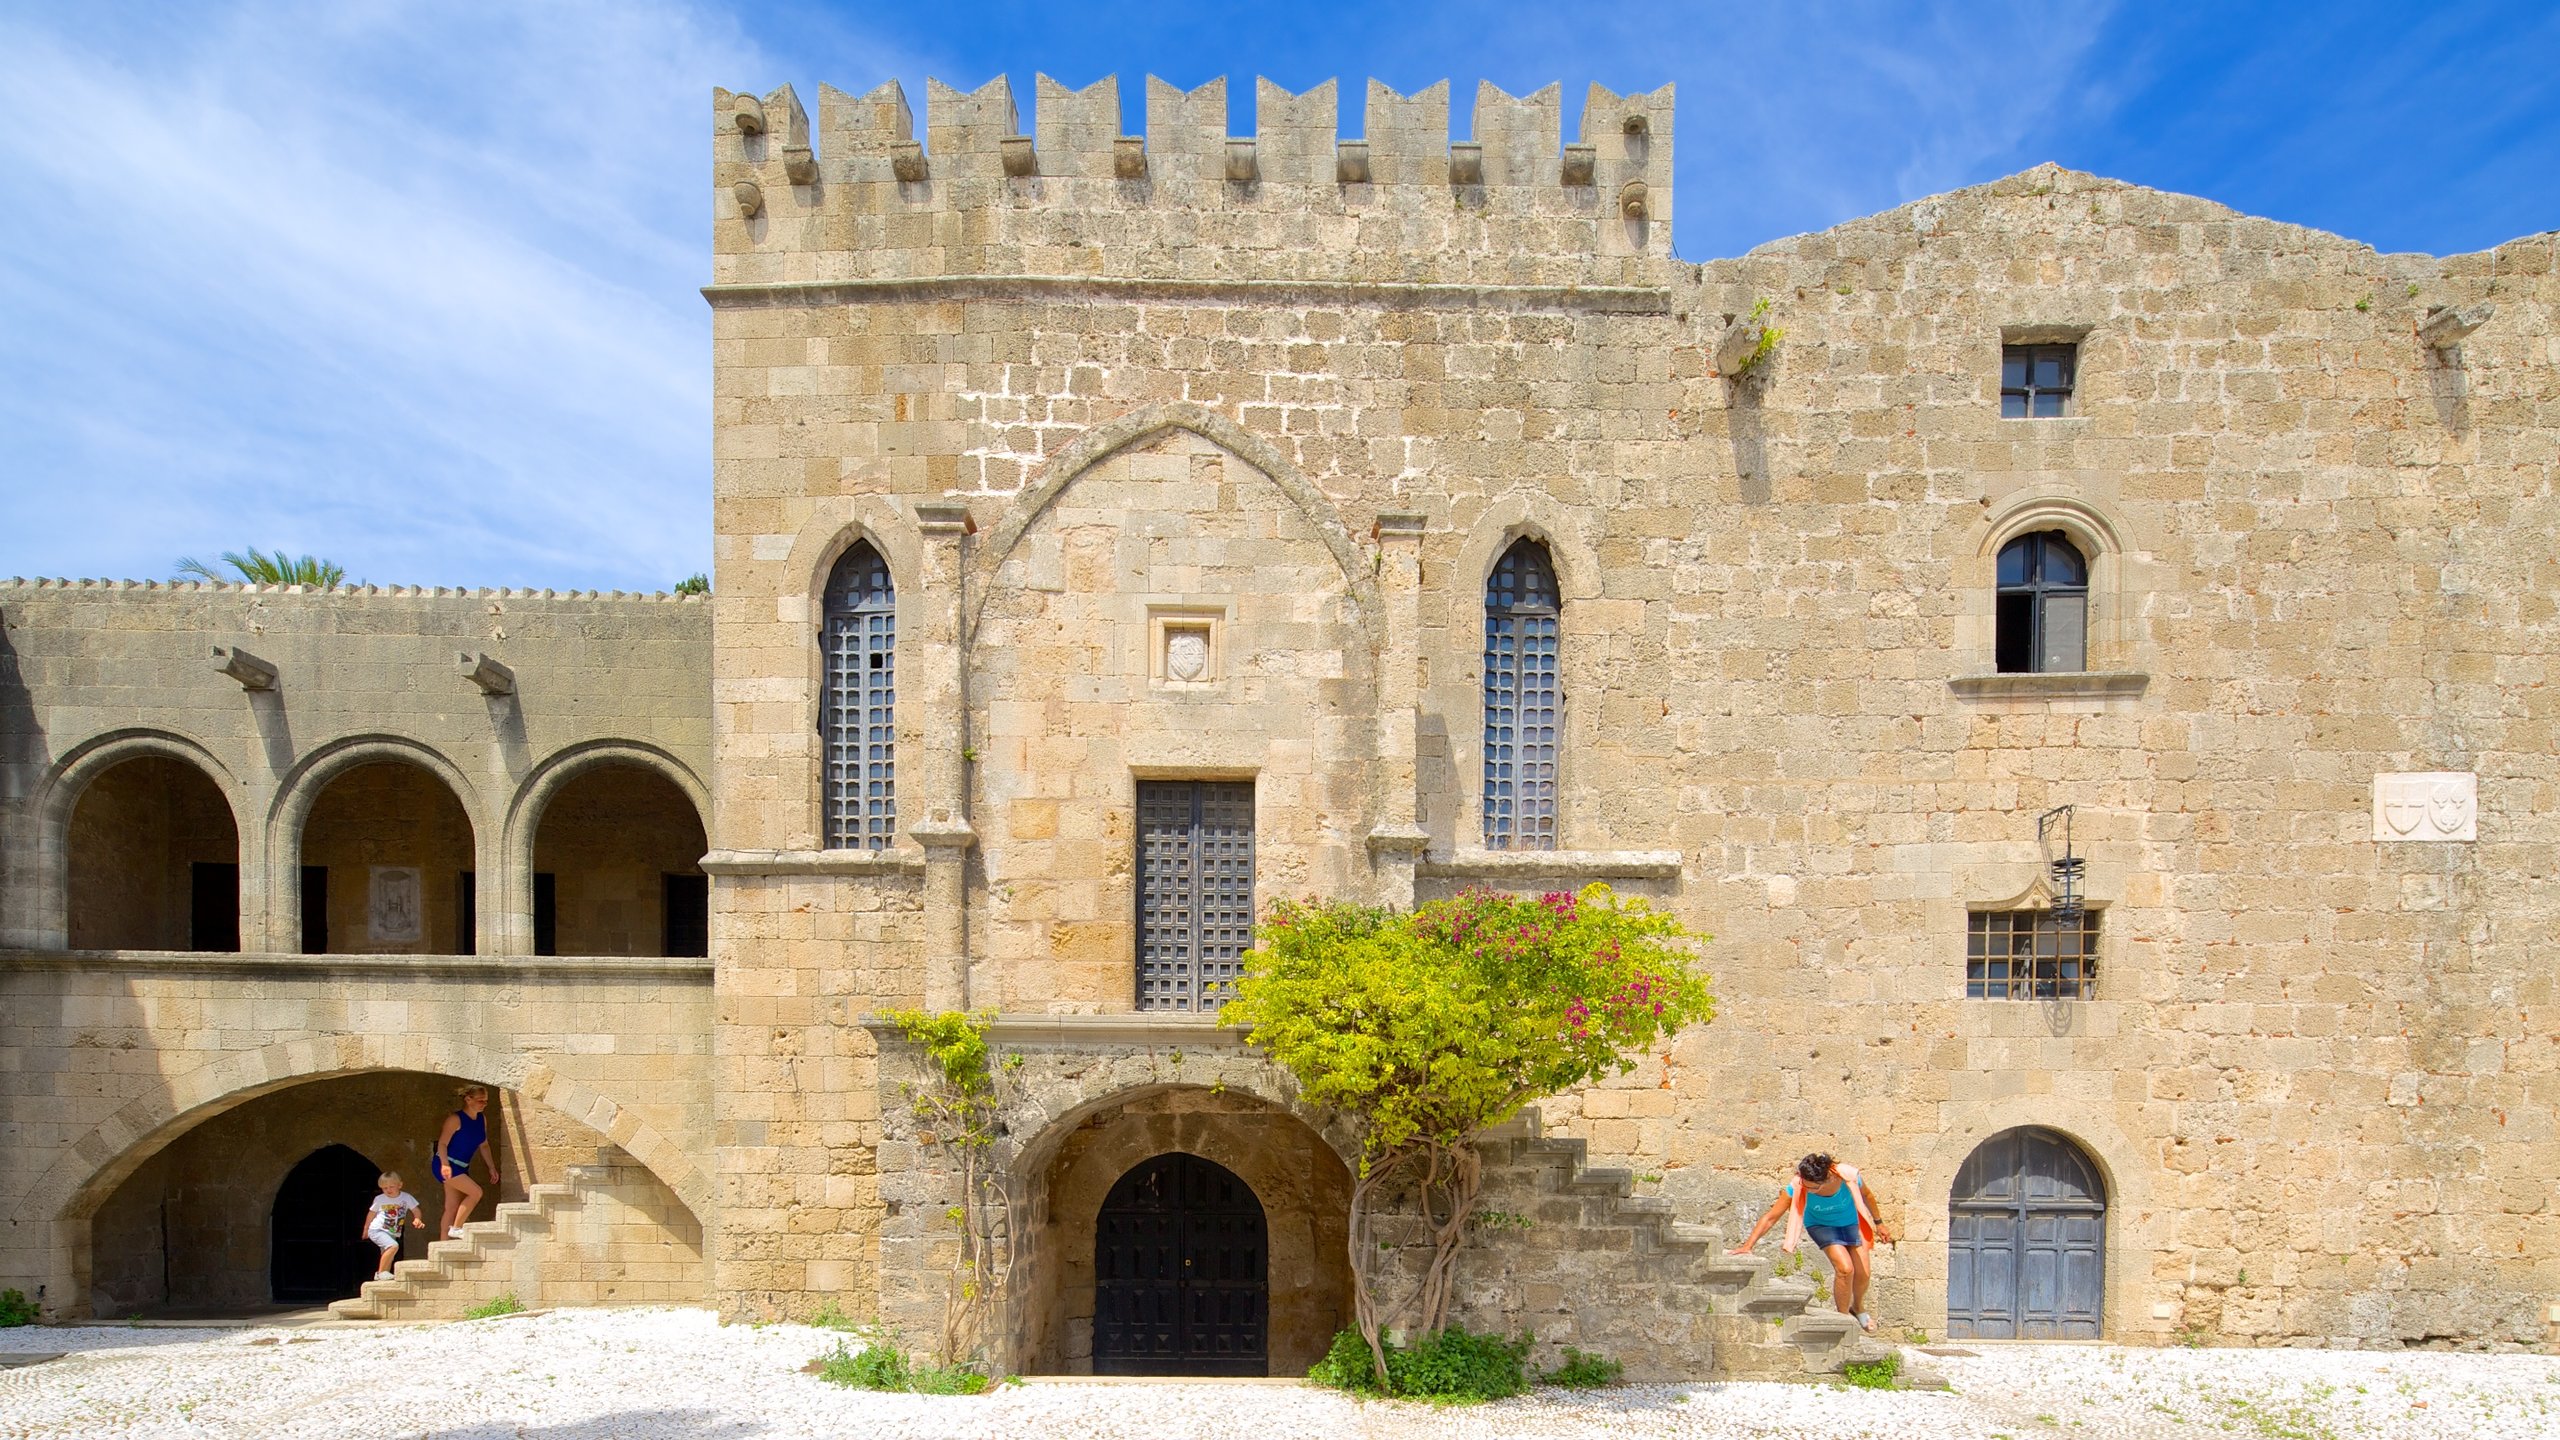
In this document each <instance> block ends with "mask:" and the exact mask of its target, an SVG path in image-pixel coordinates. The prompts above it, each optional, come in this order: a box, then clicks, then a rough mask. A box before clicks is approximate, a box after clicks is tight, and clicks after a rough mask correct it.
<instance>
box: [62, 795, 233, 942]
mask: <svg viewBox="0 0 2560 1440" xmlns="http://www.w3.org/2000/svg"><path fill="white" fill-rule="evenodd" d="M67 849H68V851H69V858H70V876H69V880H70V887H69V890H70V893H69V903H70V914H69V916H68V917H67V918H68V920H69V922H70V924H69V929H70V941H71V948H72V949H74V950H237V949H239V948H240V836H239V831H238V828H237V827H236V826H235V825H234V823H233V821H232V818H231V803H230V801H228V800H226V799H224V798H223V794H222V787H221V786H220V785H217V784H215V783H214V780H213V777H212V776H210V775H207V774H206V773H205V772H204V771H202V770H200V769H198V768H196V767H195V766H194V765H191V764H189V763H187V762H186V761H184V760H179V759H176V758H173V757H171V756H167V755H144V756H139V757H137V758H135V759H131V760H126V761H123V762H121V763H119V764H116V765H113V766H110V767H109V768H108V769H106V770H105V771H103V772H101V773H100V774H99V775H98V776H97V778H95V779H93V780H91V781H90V782H89V783H88V785H87V786H86V787H85V788H83V789H82V790H81V792H80V798H79V799H78V800H77V801H76V802H74V804H73V805H72V809H71V833H70V835H69V836H68V845H67Z"/></svg>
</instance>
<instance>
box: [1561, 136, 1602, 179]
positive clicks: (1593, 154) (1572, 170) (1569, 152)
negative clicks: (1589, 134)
mask: <svg viewBox="0 0 2560 1440" xmlns="http://www.w3.org/2000/svg"><path fill="white" fill-rule="evenodd" d="M1599 175H1600V147H1598V146H1596V145H1567V146H1566V147H1564V183H1565V184H1567V185H1572V186H1578V187H1583V188H1588V187H1589V186H1590V185H1591V184H1592V183H1593V182H1595V181H1596V180H1597V179H1598V178H1599Z"/></svg>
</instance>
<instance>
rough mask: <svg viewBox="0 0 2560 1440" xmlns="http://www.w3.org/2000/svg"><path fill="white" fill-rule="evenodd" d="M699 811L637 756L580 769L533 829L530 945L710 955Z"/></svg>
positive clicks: (554, 951) (565, 951)
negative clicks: (631, 760)
mask: <svg viewBox="0 0 2560 1440" xmlns="http://www.w3.org/2000/svg"><path fill="white" fill-rule="evenodd" d="M709 848H710V847H709V846H708V845H707V844H706V843H705V842H704V838H703V831H702V816H701V815H700V813H699V812H697V811H696V810H695V809H694V808H693V801H692V800H691V799H689V798H687V796H686V795H685V792H684V791H683V790H682V789H681V788H680V787H678V786H677V784H676V783H675V782H674V781H673V780H670V779H668V778H667V777H666V776H664V775H661V774H659V773H658V772H657V771H655V770H652V769H649V768H648V767H646V766H643V765H636V764H628V763H612V762H607V763H602V764H597V765H593V766H591V767H590V768H588V769H586V770H583V771H580V772H579V773H578V774H577V775H576V776H574V777H572V778H571V779H569V780H568V781H566V782H565V783H563V784H562V785H561V786H560V788H559V789H558V790H557V791H555V792H553V793H552V795H551V797H550V799H549V800H548V801H547V802H546V803H545V804H544V805H543V808H542V815H541V818H540V820H539V822H538V823H537V824H536V825H535V826H534V833H533V877H532V886H533V890H532V894H531V895H530V896H527V897H520V898H522V899H525V900H529V901H530V905H531V911H532V915H533V953H535V954H537V955H708V954H710V953H711V949H710V939H711V931H710V923H711V910H710V895H711V890H710V882H709V880H708V879H707V878H706V877H705V876H704V875H703V873H702V863H701V862H702V856H703V852H704V851H705V850H707V849H709Z"/></svg>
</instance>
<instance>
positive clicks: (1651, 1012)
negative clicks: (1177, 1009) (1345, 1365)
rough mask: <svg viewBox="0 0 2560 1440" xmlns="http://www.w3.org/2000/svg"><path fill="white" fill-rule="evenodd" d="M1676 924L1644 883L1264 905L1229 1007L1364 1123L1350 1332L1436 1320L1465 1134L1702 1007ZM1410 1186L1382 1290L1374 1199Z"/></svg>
mask: <svg viewBox="0 0 2560 1440" xmlns="http://www.w3.org/2000/svg"><path fill="white" fill-rule="evenodd" d="M1705 938H1706V937H1704V936H1697V935H1692V934H1690V933H1689V932H1688V931H1687V930H1685V929H1684V928H1683V927H1682V926H1681V924H1680V922H1679V921H1678V920H1677V919H1675V918H1673V917H1672V916H1670V915H1668V914H1665V913H1663V912H1661V911H1659V910H1656V909H1654V908H1653V907H1652V906H1651V905H1649V904H1647V903H1646V902H1645V901H1644V900H1643V899H1642V898H1641V897H1636V896H1620V895H1617V894H1615V893H1614V892H1612V891H1611V890H1610V889H1609V887H1608V886H1606V885H1592V886H1589V887H1587V888H1586V889H1584V890H1583V891H1582V892H1581V893H1580V894H1578V895H1568V894H1565V893H1562V892H1560V891H1559V892H1551V893H1549V894H1546V895H1542V896H1524V895H1507V894H1500V893H1497V892H1494V891H1491V890H1469V891H1467V892H1465V893H1464V894H1461V895H1458V896H1456V897H1454V898H1451V899H1447V900H1436V901H1433V902H1431V903H1430V904H1427V905H1424V906H1422V907H1421V908H1419V909H1417V910H1414V911H1411V912H1399V911H1391V910H1385V909H1380V908H1377V907H1374V906H1365V905H1350V904H1339V903H1336V904H1295V903H1291V902H1287V901H1283V902H1281V903H1280V904H1278V905H1276V906H1274V907H1273V910H1272V913H1271V918H1270V920H1269V921H1268V922H1267V923H1265V924H1264V925H1263V926H1262V927H1261V929H1260V931H1259V932H1258V934H1257V939H1258V940H1259V942H1260V943H1259V946H1258V947H1257V948H1256V949H1255V950H1254V951H1253V952H1252V953H1251V954H1250V955H1248V956H1246V957H1245V971H1244V976H1243V979H1242V980H1241V981H1239V982H1238V984H1237V989H1236V998H1235V999H1234V1000H1233V1001H1231V1002H1229V1003H1228V1005H1227V1007H1226V1010H1225V1018H1226V1019H1227V1020H1228V1021H1229V1022H1230V1023H1233V1024H1241V1025H1245V1026H1247V1027H1249V1037H1248V1038H1249V1039H1250V1040H1251V1042H1252V1043H1253V1044H1254V1045H1255V1046H1257V1047H1259V1048H1260V1049H1262V1050H1263V1051H1264V1052H1265V1053H1266V1054H1268V1055H1269V1056H1270V1057H1271V1058H1272V1060H1273V1061H1275V1062H1276V1063H1278V1064H1279V1065H1280V1066H1281V1067H1282V1068H1284V1069H1286V1070H1288V1071H1289V1072H1290V1073H1291V1074H1292V1075H1294V1076H1296V1077H1297V1080H1298V1084H1299V1087H1300V1091H1301V1093H1302V1095H1303V1096H1304V1097H1305V1098H1306V1099H1307V1100H1308V1101H1309V1102H1311V1103H1313V1104H1316V1105H1319V1106H1323V1107H1325V1108H1327V1109H1331V1110H1334V1111H1337V1112H1339V1113H1341V1114H1342V1115H1343V1116H1344V1117H1346V1118H1347V1119H1348V1120H1349V1122H1350V1124H1351V1128H1352V1129H1353V1131H1354V1133H1355V1134H1356V1135H1357V1136H1358V1140H1359V1147H1360V1148H1359V1154H1358V1156H1357V1160H1358V1166H1357V1171H1356V1173H1355V1175H1354V1176H1353V1179H1352V1187H1351V1225H1350V1232H1351V1236H1350V1259H1351V1275H1352V1281H1353V1294H1354V1302H1353V1303H1354V1305H1355V1307H1356V1311H1357V1321H1358V1324H1359V1327H1360V1334H1361V1336H1362V1338H1364V1339H1365V1340H1367V1341H1368V1343H1369V1350H1370V1353H1371V1355H1372V1357H1373V1358H1374V1359H1375V1360H1376V1362H1377V1365H1378V1367H1379V1371H1380V1373H1382V1374H1383V1373H1384V1372H1385V1368H1386V1352H1385V1349H1384V1347H1383V1345H1382V1343H1381V1340H1380V1336H1381V1334H1382V1333H1383V1332H1384V1331H1385V1330H1386V1329H1388V1328H1389V1327H1391V1326H1396V1325H1400V1324H1403V1323H1404V1322H1405V1320H1406V1318H1407V1317H1408V1316H1409V1317H1411V1318H1412V1321H1413V1326H1412V1328H1413V1329H1414V1331H1415V1332H1416V1333H1418V1334H1421V1335H1433V1334H1437V1333H1438V1332H1440V1331H1441V1330H1443V1329H1445V1328H1447V1326H1448V1323H1449V1307H1450V1301H1451V1298H1452V1297H1453V1296H1454V1294H1455V1293H1456V1278H1457V1260H1458V1252H1459V1248H1460V1245H1461V1244H1462V1242H1463V1241H1464V1240H1465V1238H1466V1234H1467V1227H1468V1225H1469V1223H1470V1222H1471V1221H1473V1220H1474V1219H1475V1218H1476V1197H1477V1192H1478V1190H1479V1188H1480V1187H1481V1186H1482V1184H1483V1159H1482V1157H1481V1156H1480V1155H1479V1154H1478V1152H1477V1149H1476V1142H1477V1141H1478V1140H1480V1139H1481V1138H1482V1137H1483V1136H1484V1134H1485V1132H1486V1131H1488V1130H1490V1129H1492V1128H1493V1127H1495V1126H1497V1125H1500V1124H1502V1123H1503V1122H1504V1121H1506V1120H1509V1119H1511V1118H1512V1117H1513V1116H1515V1115H1517V1114H1519V1113H1520V1110H1521V1107H1523V1106H1525V1105H1527V1104H1529V1103H1530V1102H1532V1101H1535V1100H1538V1099H1540V1098H1542V1097H1544V1096H1548V1095H1554V1094H1557V1093H1559V1092H1561V1091H1564V1090H1568V1089H1571V1088H1573V1087H1574V1086H1577V1085H1584V1084H1588V1083H1590V1082H1592V1081H1594V1080H1599V1079H1602V1078H1604V1077H1606V1076H1610V1075H1616V1074H1621V1073H1624V1072H1625V1071H1627V1070H1630V1069H1632V1068H1634V1067H1635V1065H1636V1063H1637V1062H1638V1061H1639V1060H1640V1059H1642V1058H1643V1057H1644V1056H1645V1055H1647V1054H1650V1053H1652V1051H1653V1049H1654V1047H1655V1046H1656V1045H1657V1044H1658V1043H1659V1042H1661V1041H1662V1040H1664V1039H1665V1038H1666V1037H1668V1036H1670V1035H1673V1034H1675V1033H1676V1032H1678V1031H1679V1030H1681V1029H1682V1028H1683V1027H1685V1026H1688V1025H1693V1024H1699V1023H1703V1022H1705V1021H1708V1020H1711V1019H1713V1018H1714V1016H1715V998H1714V997H1713V996H1712V995H1711V994H1709V993H1708V990H1707V977H1706V976H1705V975H1704V974H1703V973H1701V972H1700V971H1698V970H1697V968H1696V965H1695V957H1694V954H1693V947H1694V945H1695V943H1696V942H1698V941H1701V940H1704V939H1705ZM1407 1192H1410V1193H1412V1194H1413V1195H1414V1196H1415V1197H1416V1201H1417V1203H1418V1205H1419V1206H1420V1209H1421V1213H1422V1217H1423V1220H1424V1222H1425V1224H1426V1226H1427V1228H1428V1230H1429V1232H1430V1234H1431V1237H1432V1254H1431V1262H1430V1265H1429V1267H1428V1268H1427V1270H1426V1271H1425V1273H1424V1276H1423V1279H1422V1281H1421V1283H1420V1285H1419V1286H1418V1287H1417V1288H1416V1289H1415V1291H1414V1293H1412V1294H1410V1295H1407V1296H1404V1297H1402V1298H1401V1299H1399V1300H1398V1301H1397V1302H1396V1303H1395V1304H1393V1305H1392V1306H1389V1305H1387V1304H1385V1303H1383V1302H1382V1300H1381V1297H1380V1296H1379V1294H1378V1284H1377V1281H1378V1275H1377V1256H1378V1245H1377V1243H1376V1242H1375V1240H1374V1239H1373V1238H1372V1234H1371V1231H1372V1222H1373V1221H1374V1220H1375V1218H1376V1213H1377V1211H1378V1209H1379V1208H1380V1206H1381V1205H1382V1204H1383V1203H1385V1202H1387V1201H1389V1200H1391V1199H1392V1198H1394V1197H1396V1196H1398V1195H1400V1194H1403V1193H1407Z"/></svg>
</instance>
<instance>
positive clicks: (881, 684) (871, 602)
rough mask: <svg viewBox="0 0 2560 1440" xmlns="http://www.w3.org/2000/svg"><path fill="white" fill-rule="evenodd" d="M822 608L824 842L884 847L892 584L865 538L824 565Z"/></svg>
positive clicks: (894, 820) (889, 824) (892, 812)
mask: <svg viewBox="0 0 2560 1440" xmlns="http://www.w3.org/2000/svg"><path fill="white" fill-rule="evenodd" d="M825 615H826V619H825V624H824V628H823V629H822V630H821V631H820V633H819V638H818V645H819V649H820V653H821V659H822V660H823V661H824V664H825V677H824V683H825V686H826V694H825V697H824V699H823V702H822V703H821V704H820V706H819V715H818V738H819V741H820V743H821V744H822V745H823V746H824V748H825V751H826V795H825V803H826V826H825V829H826V845H827V848H828V849H830V850H885V849H887V848H888V847H889V844H890V842H891V841H892V840H894V839H895V838H896V837H897V829H898V792H897V754H896V749H897V715H896V712H897V705H898V661H897V651H898V611H897V591H896V589H895V587H893V586H892V585H891V584H890V583H889V566H888V563H887V562H886V561H883V560H882V559H881V558H880V552H879V551H878V550H875V549H873V548H872V547H871V543H870V542H869V541H867V540H866V541H862V542H859V543H857V544H856V545H855V546H854V547H853V548H852V549H850V550H848V551H846V552H845V553H844V558H842V559H840V560H838V561H836V567H835V569H834V570H833V571H831V572H829V574H828V576H827V593H826V606H825Z"/></svg>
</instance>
